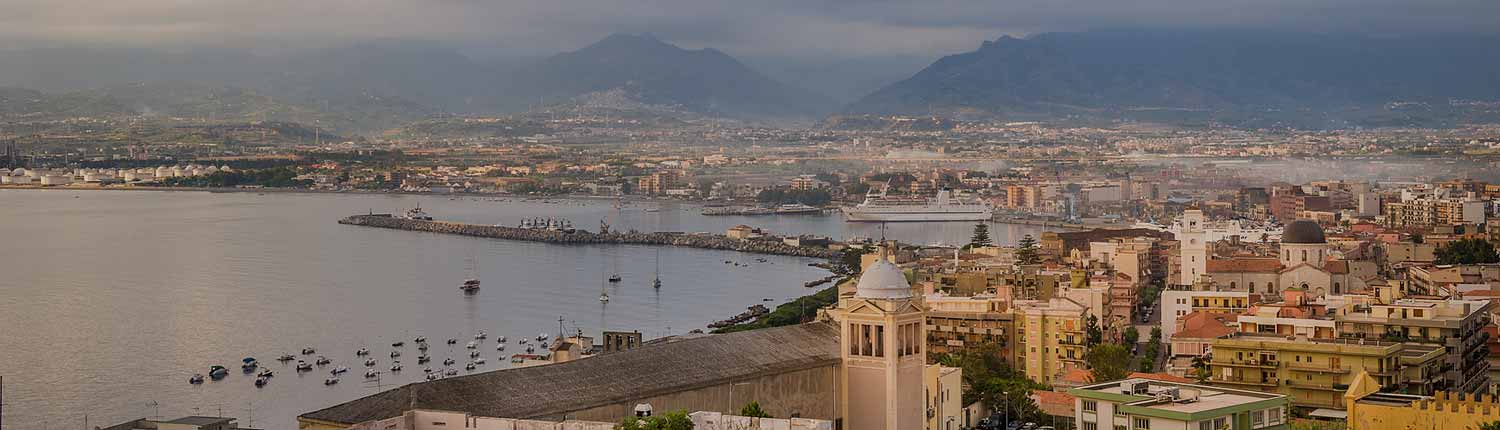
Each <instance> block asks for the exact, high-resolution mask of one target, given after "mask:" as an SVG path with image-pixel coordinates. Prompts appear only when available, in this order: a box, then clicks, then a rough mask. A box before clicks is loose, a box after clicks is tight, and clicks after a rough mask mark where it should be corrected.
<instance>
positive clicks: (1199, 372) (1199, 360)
mask: <svg viewBox="0 0 1500 430" xmlns="http://www.w3.org/2000/svg"><path fill="white" fill-rule="evenodd" d="M1209 372H1210V371H1209V369H1208V362H1207V361H1204V360H1203V356H1201V355H1198V356H1194V357H1193V375H1192V376H1193V379H1196V380H1198V383H1199V384H1202V383H1206V382H1208V378H1209V376H1210V375H1211V373H1209ZM1497 430H1500V429H1497Z"/></svg>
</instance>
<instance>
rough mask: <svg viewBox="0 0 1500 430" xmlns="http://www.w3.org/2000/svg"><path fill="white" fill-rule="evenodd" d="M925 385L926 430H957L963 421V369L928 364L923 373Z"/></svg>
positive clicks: (965, 425) (963, 426)
mask: <svg viewBox="0 0 1500 430" xmlns="http://www.w3.org/2000/svg"><path fill="white" fill-rule="evenodd" d="M922 382H923V383H924V384H925V385H926V391H925V392H926V395H927V405H926V407H927V410H926V417H927V430H958V429H959V428H966V427H968V426H969V423H966V422H964V420H963V410H964V405H963V391H962V388H963V387H962V385H963V369H959V368H957V367H943V365H940V364H929V365H927V368H926V370H925V371H924V373H923V377H922Z"/></svg>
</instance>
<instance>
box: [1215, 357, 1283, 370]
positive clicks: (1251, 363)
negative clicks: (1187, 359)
mask: <svg viewBox="0 0 1500 430" xmlns="http://www.w3.org/2000/svg"><path fill="white" fill-rule="evenodd" d="M1209 364H1210V365H1213V366H1229V367H1253V368H1257V369H1275V368H1276V365H1277V362H1275V361H1261V360H1233V359H1228V358H1225V359H1217V358H1216V359H1214V361H1213V362H1211V363H1209Z"/></svg>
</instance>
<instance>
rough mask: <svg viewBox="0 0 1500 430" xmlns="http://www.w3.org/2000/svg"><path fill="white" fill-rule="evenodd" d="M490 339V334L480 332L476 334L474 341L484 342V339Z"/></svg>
mask: <svg viewBox="0 0 1500 430" xmlns="http://www.w3.org/2000/svg"><path fill="white" fill-rule="evenodd" d="M489 337H490V334H489V333H485V332H484V330H480V331H479V333H475V334H474V339H475V340H484V339H487V338H489Z"/></svg>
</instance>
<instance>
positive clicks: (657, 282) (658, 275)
mask: <svg viewBox="0 0 1500 430" xmlns="http://www.w3.org/2000/svg"><path fill="white" fill-rule="evenodd" d="M651 288H655V289H658V290H660V289H661V250H657V251H656V277H655V278H652V279H651Z"/></svg>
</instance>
